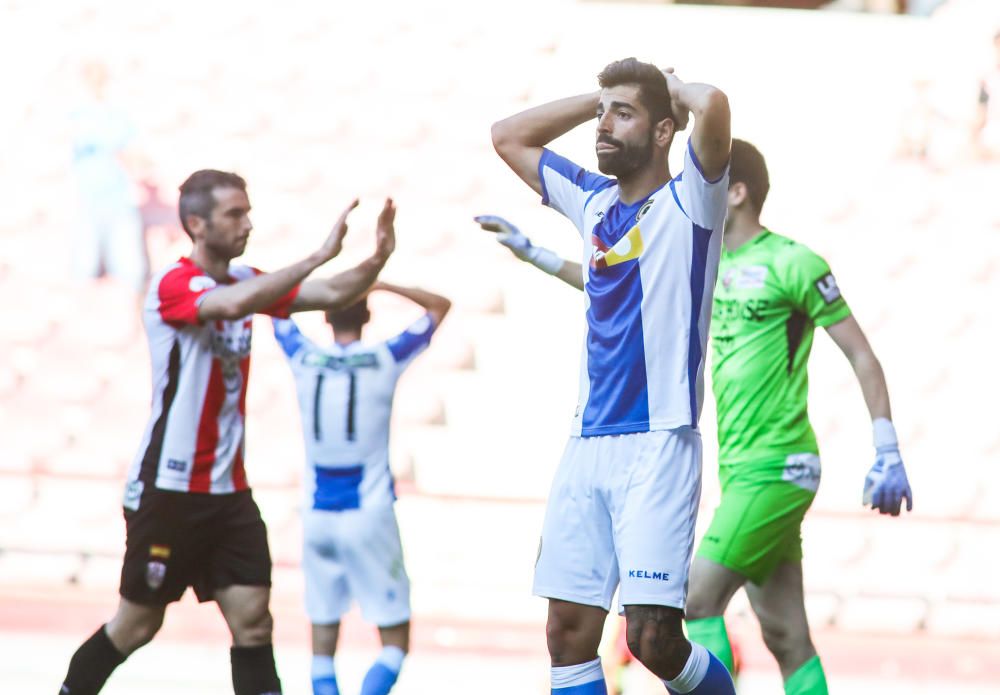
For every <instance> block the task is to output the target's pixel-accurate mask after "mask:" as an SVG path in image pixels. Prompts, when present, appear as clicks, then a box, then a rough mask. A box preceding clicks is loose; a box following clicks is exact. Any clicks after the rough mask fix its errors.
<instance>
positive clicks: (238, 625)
mask: <svg viewBox="0 0 1000 695" xmlns="http://www.w3.org/2000/svg"><path fill="white" fill-rule="evenodd" d="M231 629H232V633H233V643H234V644H236V645H237V646H241V647H256V646H260V645H262V644H270V643H271V633H272V631H273V629H274V619H273V618H272V617H271V611H269V610H268V609H267V608H266V607H265V608H264V610H262V611H255V612H253V613H248V614H246V615H243V616H241V620H239V621H236V622H235V623H234V624H233V625H232V626H231Z"/></svg>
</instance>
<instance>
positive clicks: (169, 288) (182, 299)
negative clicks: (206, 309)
mask: <svg viewBox="0 0 1000 695" xmlns="http://www.w3.org/2000/svg"><path fill="white" fill-rule="evenodd" d="M216 285H217V283H216V282H215V280H213V279H212V278H210V277H208V276H207V275H203V274H202V273H201V271H200V270H198V269H197V268H195V267H193V266H186V265H180V266H178V267H176V268H174V269H173V270H170V271H168V272H167V273H166V274H165V275H164V276H163V277H162V278H161V279H160V284H159V287H157V298H158V299H159V304H158V306H157V311H159V314H160V318H162V319H163V321H164V322H165V323H168V324H170V325H172V326H175V327H181V326H184V325H190V326H197V325H200V324H201V321H200V320H199V319H198V305H199V304H200V303H201V300H202V297H204V296H205V294H206V293H208V292H209V291H210V290H212V289H213V288H215V287H216Z"/></svg>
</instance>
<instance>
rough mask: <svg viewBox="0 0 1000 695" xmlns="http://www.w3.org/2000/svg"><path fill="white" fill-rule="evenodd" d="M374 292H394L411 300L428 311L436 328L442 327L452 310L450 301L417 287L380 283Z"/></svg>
mask: <svg viewBox="0 0 1000 695" xmlns="http://www.w3.org/2000/svg"><path fill="white" fill-rule="evenodd" d="M372 290H373V291H374V290H381V291H383V292H392V293H393V294H398V295H399V296H400V297H405V298H406V299H409V300H410V301H411V302H413V303H414V304H417V305H419V306H421V307H423V308H424V309H425V310H426V311H427V313H428V314H429V315H430V317H431V320H432V321H433V322H434V325H435V326H440V325H441V321H442V320H444V317H445V316H447V315H448V312H449V311H450V310H451V300H450V299H448V298H447V297H442V296H441V295H439V294H434V293H433V292H428V291H427V290H422V289H419V288H417V287H400V286H399V285H391V284H389V283H388V282H381V281H379V282H376V283H375V284H374V285H373V286H372Z"/></svg>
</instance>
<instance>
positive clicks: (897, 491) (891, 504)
mask: <svg viewBox="0 0 1000 695" xmlns="http://www.w3.org/2000/svg"><path fill="white" fill-rule="evenodd" d="M904 497H905V498H906V511H908V512H909V511H912V510H913V492H912V491H911V490H910V482H909V481H908V480H907V479H906V469H905V468H904V467H903V459H902V458H900V456H899V449H898V448H896V447H885V448H883V449H879V450H877V453H876V455H875V465H874V466H872V469H871V470H870V471H868V475H867V476H866V477H865V489H864V494H863V495H862V500H861V501H862V504H864V505H865V506H868V505H871V508H872V509H877V510H879V512H880V513H882V514H891V515H892V516H899V512H900V509H901V508H902V504H903V498H904Z"/></svg>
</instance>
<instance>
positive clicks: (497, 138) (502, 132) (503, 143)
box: [490, 118, 519, 159]
mask: <svg viewBox="0 0 1000 695" xmlns="http://www.w3.org/2000/svg"><path fill="white" fill-rule="evenodd" d="M490 137H491V138H492V140H493V149H495V150H496V151H497V154H499V155H500V156H501V157H503V158H504V159H506V158H507V156H506V155H509V154H510V153H511V152H512V151H513V150H514V149H516V148H517V146H518V144H519V143H518V140H517V129H516V128H514V127H513V125H512V124H511V123H510V119H509V118H505V119H504V120H502V121H497V122H496V123H494V124H493V126H492V127H491V128H490Z"/></svg>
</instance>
